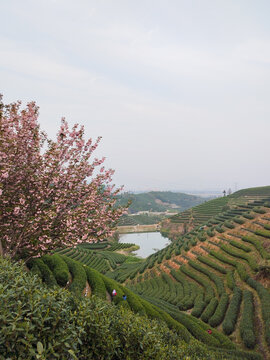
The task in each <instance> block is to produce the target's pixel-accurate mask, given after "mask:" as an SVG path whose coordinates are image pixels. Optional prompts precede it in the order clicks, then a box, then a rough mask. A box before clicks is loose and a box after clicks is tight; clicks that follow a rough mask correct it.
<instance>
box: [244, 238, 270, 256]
mask: <svg viewBox="0 0 270 360" xmlns="http://www.w3.org/2000/svg"><path fill="white" fill-rule="evenodd" d="M242 240H243V241H246V242H249V243H250V244H252V245H253V246H254V247H255V248H256V249H257V250H258V251H259V253H260V255H261V257H262V258H263V259H270V254H269V253H268V252H267V251H266V250H265V248H264V247H263V246H262V244H261V242H260V240H258V239H256V238H254V237H252V236H242Z"/></svg>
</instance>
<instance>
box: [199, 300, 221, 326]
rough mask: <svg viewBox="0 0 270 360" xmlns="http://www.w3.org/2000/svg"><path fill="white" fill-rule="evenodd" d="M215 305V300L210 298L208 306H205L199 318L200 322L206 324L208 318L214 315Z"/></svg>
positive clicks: (216, 302) (216, 301)
mask: <svg viewBox="0 0 270 360" xmlns="http://www.w3.org/2000/svg"><path fill="white" fill-rule="evenodd" d="M217 304H218V299H217V298H212V299H211V300H210V302H209V304H208V305H207V306H206V308H205V309H204V312H203V313H202V316H201V319H202V321H204V322H208V320H209V319H210V317H211V316H212V315H213V314H214V312H215V310H216V307H217Z"/></svg>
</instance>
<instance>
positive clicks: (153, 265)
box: [29, 194, 270, 359]
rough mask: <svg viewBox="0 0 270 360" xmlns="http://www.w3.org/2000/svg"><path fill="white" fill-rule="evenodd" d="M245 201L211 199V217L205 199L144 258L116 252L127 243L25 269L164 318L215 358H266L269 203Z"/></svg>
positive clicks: (68, 252) (68, 253)
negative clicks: (193, 221) (203, 216)
mask: <svg viewBox="0 0 270 360" xmlns="http://www.w3.org/2000/svg"><path fill="white" fill-rule="evenodd" d="M244 196H248V195H244ZM251 196H252V197H253V196H258V195H256V194H255V195H254V194H251V195H250V197H249V198H248V199H247V198H245V199H246V201H243V196H242V195H241V196H240V197H239V198H237V200H230V199H229V200H228V199H226V198H222V199H216V200H214V201H215V203H216V209H217V208H219V209H221V208H222V209H223V210H222V211H218V212H217V211H212V203H211V201H210V203H211V204H210V205H209V204H208V209H209V211H210V213H211V216H210V213H209V214H208V215H207V220H206V221H204V222H202V223H200V224H199V225H198V226H197V227H195V228H193V229H192V230H191V231H189V232H187V233H186V234H184V235H182V234H181V233H178V234H177V236H176V237H175V240H174V241H173V242H172V243H171V244H170V245H169V246H167V247H166V248H164V249H162V250H160V251H158V252H156V253H154V254H152V255H151V256H149V257H148V258H147V259H145V260H139V261H138V260H135V259H134V258H133V260H134V261H131V259H130V258H131V257H128V256H126V255H124V254H121V253H119V252H123V250H125V248H126V249H128V248H130V247H131V246H132V244H117V243H115V244H111V243H99V244H82V245H80V246H78V247H77V248H75V249H59V250H58V251H57V252H55V254H54V255H45V256H43V257H42V258H40V259H35V260H33V261H32V263H31V264H29V267H31V270H32V271H33V272H34V273H36V274H38V275H39V276H40V277H41V278H42V279H43V280H44V281H45V282H46V283H47V284H49V285H50V286H53V285H56V284H58V285H60V286H65V287H67V288H69V290H70V291H72V292H74V293H75V294H76V295H78V296H81V294H83V295H84V296H90V295H96V296H99V297H102V298H103V299H107V300H108V301H109V302H112V303H113V304H115V305H117V306H125V307H128V308H130V309H131V310H132V311H134V312H138V313H140V314H142V315H144V316H147V317H150V318H155V319H160V320H162V321H165V322H166V323H167V325H168V326H169V327H173V328H174V329H177V332H178V334H179V336H180V337H181V338H182V339H184V340H185V341H187V342H188V341H190V340H191V339H193V338H195V339H196V340H197V341H199V342H202V343H204V344H206V345H207V346H208V347H209V348H211V349H215V351H217V352H218V353H220V357H221V358H222V356H223V358H226V359H269V358H270V290H269V288H270V205H269V203H270V202H269V197H260V198H259V199H258V198H257V197H256V199H255V201H254V199H253V201H251ZM225 199H226V200H225ZM227 200H228V201H227ZM225 201H227V204H228V202H229V201H230V207H225V208H224V206H225V205H224V204H225ZM232 201H237V203H236V202H235V203H234V205H233V206H232ZM217 204H218V206H217ZM205 205H206V204H205ZM200 206H202V205H200ZM113 289H115V290H116V291H117V296H116V297H112V295H111V294H112V290H113ZM124 294H125V295H126V296H127V300H124V299H123V295H124Z"/></svg>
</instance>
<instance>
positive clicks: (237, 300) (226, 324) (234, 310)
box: [222, 287, 242, 335]
mask: <svg viewBox="0 0 270 360" xmlns="http://www.w3.org/2000/svg"><path fill="white" fill-rule="evenodd" d="M241 300H242V291H241V289H239V288H238V287H235V288H234V291H233V297H232V299H231V301H230V304H229V307H228V310H227V312H226V315H225V319H224V321H223V324H222V327H223V331H224V333H225V334H226V335H230V334H231V333H232V332H233V331H234V329H235V324H236V321H237V317H238V313H239V309H240V304H241Z"/></svg>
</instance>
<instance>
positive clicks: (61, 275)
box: [42, 254, 69, 286]
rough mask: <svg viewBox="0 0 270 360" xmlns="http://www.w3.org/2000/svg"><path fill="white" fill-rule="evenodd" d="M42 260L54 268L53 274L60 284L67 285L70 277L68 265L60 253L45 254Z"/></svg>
mask: <svg viewBox="0 0 270 360" xmlns="http://www.w3.org/2000/svg"><path fill="white" fill-rule="evenodd" d="M42 260H43V261H44V263H45V264H47V265H48V266H49V268H50V269H51V270H52V272H53V275H54V277H55V279H56V281H57V283H58V284H59V285H60V286H66V284H67V282H68V279H69V271H68V266H67V264H66V263H65V261H64V260H63V259H62V257H61V256H60V255H58V254H54V255H44V256H42Z"/></svg>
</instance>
